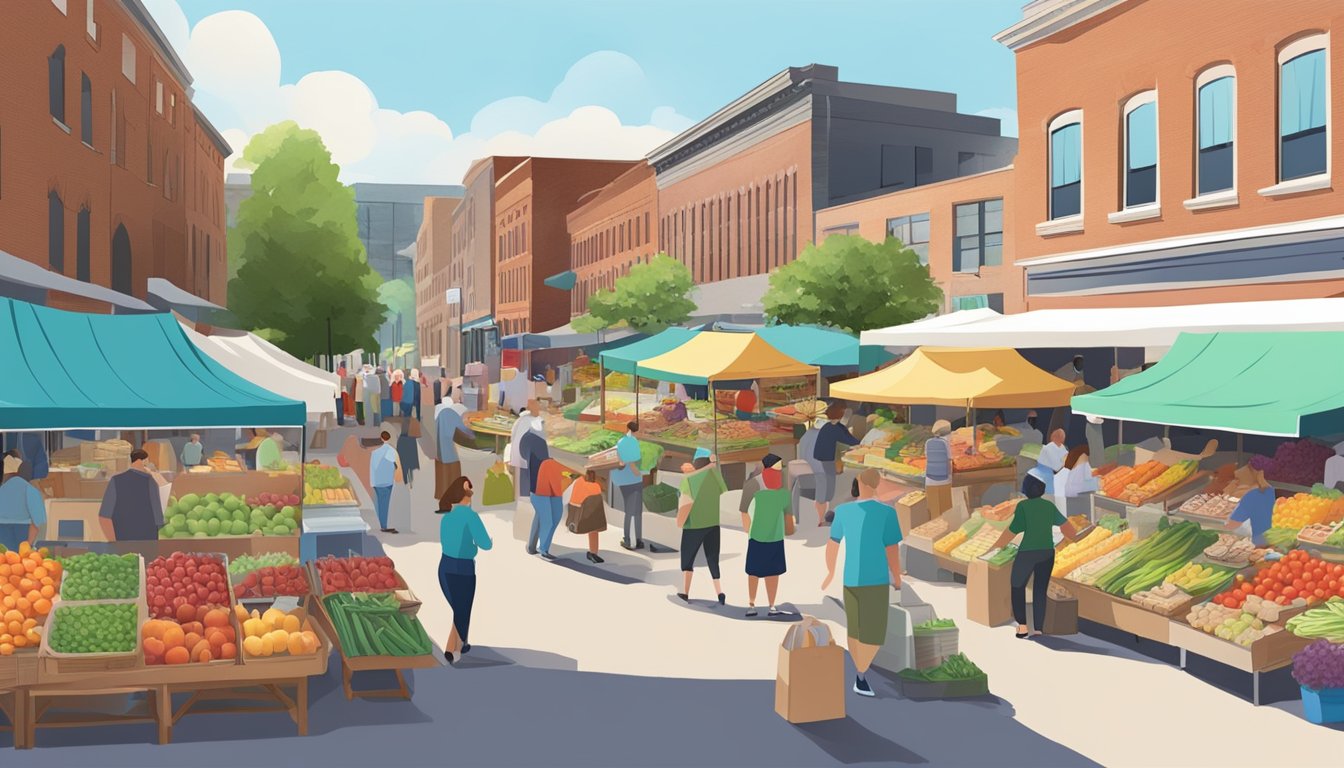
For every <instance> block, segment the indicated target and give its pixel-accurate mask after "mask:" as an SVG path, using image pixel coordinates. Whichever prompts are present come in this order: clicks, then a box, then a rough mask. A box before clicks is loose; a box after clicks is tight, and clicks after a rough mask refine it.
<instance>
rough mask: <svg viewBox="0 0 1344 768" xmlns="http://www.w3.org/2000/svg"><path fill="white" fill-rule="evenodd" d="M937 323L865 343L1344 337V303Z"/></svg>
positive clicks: (1045, 313) (1023, 344) (1072, 345)
mask: <svg viewBox="0 0 1344 768" xmlns="http://www.w3.org/2000/svg"><path fill="white" fill-rule="evenodd" d="M971 312H989V310H971ZM966 314H968V313H967V312H954V313H952V314H950V315H946V316H945V317H947V318H956V317H957V316H958V315H966ZM993 315H997V313H993ZM934 319H936V318H930V319H929V320H926V321H920V322H918V323H910V324H908V325H898V326H894V327H891V328H883V329H880V330H875V331H864V332H863V333H862V334H860V336H859V341H860V342H861V343H863V344H879V345H882V346H886V347H916V346H928V347H968V346H995V347H1014V348H1017V349H1050V348H1054V349H1088V348H1096V347H1170V346H1171V345H1172V344H1173V343H1175V341H1176V337H1177V336H1179V335H1180V334H1182V333H1218V332H1223V331H1344V299H1342V298H1329V299H1284V300H1278V301H1242V302H1230V303H1224V304H1192V305H1181V306H1173V307H1115V308H1098V309H1038V310H1034V311H1031V312H1023V313H1021V314H1016V315H998V316H991V315H983V316H982V317H980V318H979V319H974V318H972V320H971V322H964V323H961V322H952V321H951V320H950V319H949V321H948V322H947V323H946V324H942V325H930V323H932V321H933V320H934Z"/></svg>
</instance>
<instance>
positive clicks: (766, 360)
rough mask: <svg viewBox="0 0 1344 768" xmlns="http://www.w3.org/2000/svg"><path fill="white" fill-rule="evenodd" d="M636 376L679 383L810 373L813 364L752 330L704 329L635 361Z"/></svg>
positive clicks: (813, 369)
mask: <svg viewBox="0 0 1344 768" xmlns="http://www.w3.org/2000/svg"><path fill="white" fill-rule="evenodd" d="M636 370H637V372H638V374H639V375H640V376H643V377H645V378H650V379H659V380H661V381H671V382H677V383H680V384H702V385H703V384H710V383H712V382H715V381H743V380H746V379H773V378H782V377H786V376H813V375H816V374H817V372H818V369H817V367H816V366H815V365H808V364H807V363H803V362H799V361H798V360H795V359H794V358H792V357H789V356H788V355H786V354H784V353H783V352H781V351H779V350H778V349H776V348H775V347H773V346H771V345H770V343H769V342H767V341H766V340H765V339H763V338H761V337H760V336H758V335H757V334H754V333H722V332H716V331H705V332H703V333H700V334H698V335H696V336H695V337H694V338H692V339H690V340H689V341H687V342H686V343H685V344H682V345H681V346H679V347H677V348H676V349H673V350H670V351H668V352H664V353H663V354H661V355H658V356H657V357H651V358H648V359H646V360H642V361H638V362H637V363H636Z"/></svg>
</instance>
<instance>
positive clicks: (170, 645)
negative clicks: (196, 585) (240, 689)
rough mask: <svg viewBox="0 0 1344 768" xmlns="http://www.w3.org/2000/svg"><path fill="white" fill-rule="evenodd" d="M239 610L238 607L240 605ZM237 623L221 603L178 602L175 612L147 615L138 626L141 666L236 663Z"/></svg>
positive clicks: (229, 610)
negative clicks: (141, 650) (142, 658)
mask: <svg viewBox="0 0 1344 768" xmlns="http://www.w3.org/2000/svg"><path fill="white" fill-rule="evenodd" d="M240 610H241V609H240ZM238 637H239V624H238V623H237V620H236V619H235V617H234V612H233V609H230V608H226V607H223V606H202V607H199V608H198V607H196V606H193V605H190V604H183V605H180V606H178V609H177V611H176V613H175V615H174V616H173V617H171V618H165V619H150V620H148V621H146V622H145V623H144V626H143V627H142V628H141V630H140V644H141V647H142V648H143V650H144V655H145V666H150V667H152V666H158V665H161V664H162V665H170V666H175V665H178V664H213V665H229V664H237V663H238Z"/></svg>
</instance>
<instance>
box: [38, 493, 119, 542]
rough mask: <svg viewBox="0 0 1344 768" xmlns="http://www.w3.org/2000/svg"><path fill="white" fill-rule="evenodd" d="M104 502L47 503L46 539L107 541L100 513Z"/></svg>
mask: <svg viewBox="0 0 1344 768" xmlns="http://www.w3.org/2000/svg"><path fill="white" fill-rule="evenodd" d="M102 506H103V504H102V501H101V500H99V501H93V500H76V499H52V500H51V501H49V502H48V503H47V530H46V535H45V536H43V538H45V539H49V540H52V541H107V537H106V536H104V535H103V529H102V525H101V524H100V523H99V520H98V512H99V510H101V509H102Z"/></svg>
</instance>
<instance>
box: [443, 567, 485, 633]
mask: <svg viewBox="0 0 1344 768" xmlns="http://www.w3.org/2000/svg"><path fill="white" fill-rule="evenodd" d="M439 588H440V589H442V590H443V596H444V598H446V599H447V600H448V605H449V606H451V607H452V609H453V628H454V629H456V630H457V636H458V637H460V638H462V644H463V645H466V644H467V643H468V642H469V641H468V640H467V631H468V630H470V629H471V606H472V604H473V603H474V602H476V561H474V560H462V559H459V558H456V557H449V556H447V555H443V556H442V557H441V558H439Z"/></svg>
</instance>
